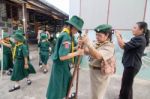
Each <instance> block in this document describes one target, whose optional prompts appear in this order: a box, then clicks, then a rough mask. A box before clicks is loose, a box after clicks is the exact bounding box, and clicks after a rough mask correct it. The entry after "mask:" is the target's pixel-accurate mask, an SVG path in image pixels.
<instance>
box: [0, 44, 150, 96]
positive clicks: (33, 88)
mask: <svg viewBox="0 0 150 99" xmlns="http://www.w3.org/2000/svg"><path fill="white" fill-rule="evenodd" d="M30 51H31V52H30V54H31V56H32V57H31V62H32V64H33V65H34V67H35V69H36V71H37V73H36V74H35V75H31V76H30V77H31V79H32V81H33V83H32V85H30V86H27V84H26V80H25V79H24V80H22V81H21V82H20V84H21V89H20V90H18V91H15V92H11V93H9V92H8V90H9V88H11V87H12V85H13V84H14V83H13V82H11V81H10V77H9V76H7V75H4V76H3V79H1V80H0V99H46V98H45V96H46V91H47V86H48V82H49V77H50V70H51V63H52V62H51V60H50V61H49V66H50V68H49V73H47V74H43V73H42V72H41V71H40V70H39V66H38V52H37V46H36V45H32V47H30ZM120 85H121V76H120V75H114V76H113V77H112V78H111V81H110V84H109V86H108V89H107V93H106V96H105V98H104V99H117V97H118V94H119V90H120ZM133 89H134V99H150V98H149V97H150V81H149V80H143V79H139V78H136V79H135V83H134V88H133ZM90 96H91V92H90V79H89V71H88V70H87V69H86V70H83V69H81V70H80V80H79V99H91V98H90Z"/></svg>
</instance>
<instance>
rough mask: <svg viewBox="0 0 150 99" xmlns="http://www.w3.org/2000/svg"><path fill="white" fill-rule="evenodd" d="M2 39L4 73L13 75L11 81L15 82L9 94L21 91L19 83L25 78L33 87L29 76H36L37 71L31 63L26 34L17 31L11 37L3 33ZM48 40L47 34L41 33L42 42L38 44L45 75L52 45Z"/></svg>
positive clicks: (0, 41) (0, 42)
mask: <svg viewBox="0 0 150 99" xmlns="http://www.w3.org/2000/svg"><path fill="white" fill-rule="evenodd" d="M2 37H3V39H1V40H0V44H1V48H2V50H3V55H2V63H3V64H2V66H3V68H2V69H3V73H7V74H8V75H11V81H15V84H14V86H13V87H12V88H11V89H10V90H9V92H12V91H15V90H18V89H20V84H19V81H21V80H23V79H24V78H26V81H27V85H31V83H32V81H31V80H30V79H29V74H31V73H33V74H34V73H36V71H35V69H34V67H33V65H32V64H31V63H30V58H29V48H28V44H27V40H26V38H25V35H24V32H23V31H22V30H16V31H15V32H14V34H13V35H11V36H10V35H9V34H8V33H3V35H2ZM47 38H48V37H47V35H46V34H45V33H41V40H40V42H39V43H38V47H39V48H40V51H39V55H40V60H41V62H42V66H41V69H43V72H44V73H47V72H48V66H47V61H48V59H49V47H50V43H49V41H48V39H47ZM0 66H1V65H0Z"/></svg>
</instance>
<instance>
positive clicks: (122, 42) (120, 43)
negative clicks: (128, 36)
mask: <svg viewBox="0 0 150 99" xmlns="http://www.w3.org/2000/svg"><path fill="white" fill-rule="evenodd" d="M115 35H116V37H117V40H118V44H119V46H120V48H122V49H123V48H124V46H125V43H124V41H123V39H122V36H121V33H120V31H117V30H116V31H115Z"/></svg>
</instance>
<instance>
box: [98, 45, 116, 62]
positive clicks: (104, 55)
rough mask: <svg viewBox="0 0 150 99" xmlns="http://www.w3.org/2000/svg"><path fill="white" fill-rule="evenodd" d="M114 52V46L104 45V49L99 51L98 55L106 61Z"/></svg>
mask: <svg viewBox="0 0 150 99" xmlns="http://www.w3.org/2000/svg"><path fill="white" fill-rule="evenodd" d="M114 50H115V49H114V46H112V45H106V46H105V47H104V48H102V49H100V50H99V53H100V54H101V55H102V58H103V60H104V61H106V60H108V59H109V58H111V57H112V56H113V54H114Z"/></svg>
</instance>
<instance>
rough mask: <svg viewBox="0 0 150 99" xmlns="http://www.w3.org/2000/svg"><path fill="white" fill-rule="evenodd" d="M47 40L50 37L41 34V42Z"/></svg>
mask: <svg viewBox="0 0 150 99" xmlns="http://www.w3.org/2000/svg"><path fill="white" fill-rule="evenodd" d="M47 38H48V36H47V34H46V33H41V36H40V39H41V40H45V39H47Z"/></svg>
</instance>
